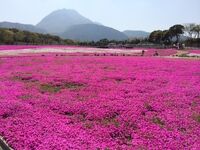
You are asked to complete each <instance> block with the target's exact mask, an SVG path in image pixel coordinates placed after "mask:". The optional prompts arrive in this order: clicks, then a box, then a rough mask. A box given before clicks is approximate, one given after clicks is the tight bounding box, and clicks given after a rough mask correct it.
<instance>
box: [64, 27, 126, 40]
mask: <svg viewBox="0 0 200 150" xmlns="http://www.w3.org/2000/svg"><path fill="white" fill-rule="evenodd" d="M61 37H63V38H69V39H73V40H79V41H98V40H101V39H108V40H118V41H119V40H127V39H128V37H127V36H126V35H125V34H124V33H122V32H120V31H118V30H115V29H113V28H109V27H106V26H102V25H97V24H82V25H75V26H72V27H71V28H69V29H68V30H67V31H66V32H64V34H62V35H61Z"/></svg>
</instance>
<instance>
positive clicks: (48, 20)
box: [36, 9, 93, 34]
mask: <svg viewBox="0 0 200 150" xmlns="http://www.w3.org/2000/svg"><path fill="white" fill-rule="evenodd" d="M89 23H90V24H92V23H93V22H92V21H91V20H89V19H87V18H85V17H83V16H82V15H80V14H79V13H78V12H76V11H75V10H71V9H60V10H56V11H54V12H52V13H51V14H49V15H48V16H46V17H45V18H44V19H42V21H40V22H39V23H38V24H37V25H36V26H37V27H38V28H41V29H45V30H46V31H47V32H48V33H51V34H60V33H63V32H65V31H66V30H67V29H68V28H70V27H71V26H73V25H79V24H89Z"/></svg>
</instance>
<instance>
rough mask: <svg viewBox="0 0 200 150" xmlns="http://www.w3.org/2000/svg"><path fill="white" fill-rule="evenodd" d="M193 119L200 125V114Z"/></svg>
mask: <svg viewBox="0 0 200 150" xmlns="http://www.w3.org/2000/svg"><path fill="white" fill-rule="evenodd" d="M193 119H194V120H195V121H196V122H198V123H200V114H196V115H193Z"/></svg>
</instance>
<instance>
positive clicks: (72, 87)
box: [40, 82, 84, 93]
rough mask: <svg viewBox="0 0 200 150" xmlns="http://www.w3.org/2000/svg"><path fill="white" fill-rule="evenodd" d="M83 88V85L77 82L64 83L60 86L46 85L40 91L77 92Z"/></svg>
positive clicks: (42, 85)
mask: <svg viewBox="0 0 200 150" xmlns="http://www.w3.org/2000/svg"><path fill="white" fill-rule="evenodd" d="M83 86H84V85H83V84H81V83H76V82H64V83H60V84H53V83H46V84H41V85H40V91H41V92H42V93H58V92H60V91H61V90H62V89H70V90H77V89H80V88H82V87H83Z"/></svg>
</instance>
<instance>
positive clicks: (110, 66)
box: [0, 56, 200, 150]
mask: <svg viewBox="0 0 200 150" xmlns="http://www.w3.org/2000/svg"><path fill="white" fill-rule="evenodd" d="M0 104H1V105H0V136H2V137H4V139H5V140H6V141H7V142H8V144H9V145H10V146H11V147H12V148H14V149H15V150H31V149H32V150H33V149H37V150H46V149H49V150H55V149H56V150H63V149H67V150H68V149H70V150H71V149H72V150H73V149H74V150H75V149H76V150H77V149H80V150H86V149H91V150H98V149H99V150H116V149H119V150H121V149H127V150H128V149H130V150H132V149H133V150H135V149H136V150H137V149H138V150H139V149H144V150H145V149H149V150H161V149H170V150H176V149H179V150H188V149H191V150H198V149H200V142H199V141H200V136H199V135H200V61H199V60H186V59H185V60H184V59H163V58H162V59H161V58H148V57H145V58H140V57H138V58H134V57H83V56H76V57H72V56H65V57H56V56H45V57H42V56H36V57H13V58H0Z"/></svg>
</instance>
